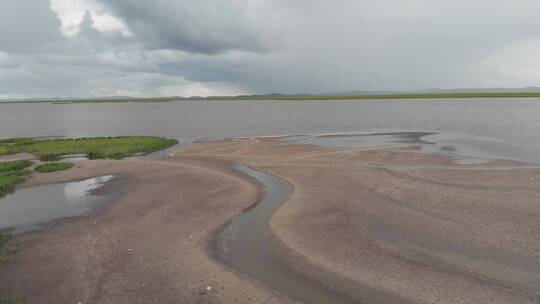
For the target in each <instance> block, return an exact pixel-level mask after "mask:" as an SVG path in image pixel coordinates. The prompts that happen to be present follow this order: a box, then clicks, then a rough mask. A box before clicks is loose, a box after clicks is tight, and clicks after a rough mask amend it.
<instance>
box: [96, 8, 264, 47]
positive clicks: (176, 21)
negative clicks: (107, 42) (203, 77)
mask: <svg viewBox="0 0 540 304" xmlns="http://www.w3.org/2000/svg"><path fill="white" fill-rule="evenodd" d="M101 2H102V3H104V4H106V5H107V6H108V7H109V8H111V9H112V11H113V12H114V13H115V14H116V16H118V17H120V18H121V19H122V20H123V21H124V22H125V24H126V25H127V26H128V27H129V28H130V30H131V31H133V33H135V35H137V36H138V37H139V38H140V39H141V40H142V41H143V42H144V45H145V46H146V47H148V48H151V49H178V50H184V51H188V52H193V53H203V54H219V53H223V52H226V51H230V50H248V51H255V52H261V51H265V50H267V48H268V47H269V46H268V45H266V44H265V41H264V39H263V38H264V34H265V33H262V32H260V31H258V26H257V23H256V20H252V19H251V18H250V17H251V16H250V15H249V13H250V11H249V6H250V1H249V0H234V1H215V0H186V1H169V0H155V1H131V0H101Z"/></svg>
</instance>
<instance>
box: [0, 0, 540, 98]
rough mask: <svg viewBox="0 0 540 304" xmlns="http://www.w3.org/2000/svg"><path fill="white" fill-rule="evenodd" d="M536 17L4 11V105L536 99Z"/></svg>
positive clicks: (199, 4)
mask: <svg viewBox="0 0 540 304" xmlns="http://www.w3.org/2000/svg"><path fill="white" fill-rule="evenodd" d="M539 10H540V2H538V1H537V0H520V1H514V2H510V1H507V0H475V1H473V2H471V1H468V0H452V1H450V0H440V1H435V2H434V1H432V0H410V1H395V0H340V1H330V0H296V1H290V0H228V1H223V0H155V1H146V0H50V2H49V1H48V0H17V1H2V2H0V80H1V81H0V92H1V94H3V95H2V96H7V94H9V95H10V96H20V95H28V96H73V97H75V96H77V97H83V96H99V95H134V96H162V95H182V96H185V95H191V94H193V95H213V94H216V95H230V94H243V93H270V92H281V93H304V92H308V93H318V92H339V91H345V90H385V89H388V90H400V89H401V90H410V89H422V88H429V87H443V88H451V87H486V86H500V87H503V86H540V59H538V58H540V57H538V56H536V54H538V53H539V52H540V42H539V41H540V18H538V17H537V12H538V11H539ZM29 42H31V43H29Z"/></svg>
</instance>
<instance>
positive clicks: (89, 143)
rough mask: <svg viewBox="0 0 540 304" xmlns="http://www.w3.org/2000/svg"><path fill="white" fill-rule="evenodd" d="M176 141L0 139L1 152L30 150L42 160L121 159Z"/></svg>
mask: <svg viewBox="0 0 540 304" xmlns="http://www.w3.org/2000/svg"><path fill="white" fill-rule="evenodd" d="M175 144H177V141H176V140H174V139H167V138H163V137H154V136H120V137H96V138H78V139H48V140H37V139H30V138H12V139H6V140H2V141H0V155H2V154H14V153H20V152H27V153H31V154H34V155H36V156H38V157H39V158H40V159H41V160H43V161H54V160H58V159H60V158H61V157H62V156H64V155H70V154H85V155H86V156H88V158H90V159H98V158H112V159H120V158H123V157H126V156H131V155H135V154H139V153H142V154H146V153H150V152H155V151H159V150H162V149H165V148H168V147H171V146H174V145H175Z"/></svg>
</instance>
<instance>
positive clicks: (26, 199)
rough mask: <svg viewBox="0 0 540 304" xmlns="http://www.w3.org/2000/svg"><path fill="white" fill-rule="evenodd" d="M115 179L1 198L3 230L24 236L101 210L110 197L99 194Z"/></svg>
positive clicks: (25, 191)
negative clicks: (43, 225) (42, 226)
mask: <svg viewBox="0 0 540 304" xmlns="http://www.w3.org/2000/svg"><path fill="white" fill-rule="evenodd" d="M112 178H113V177H112V176H101V177H95V178H90V179H86V180H83V181H79V182H69V183H59V184H51V185H43V186H36V187H31V188H22V189H17V191H16V192H15V193H13V194H9V195H8V196H6V197H4V198H2V199H0V230H9V232H11V233H21V232H25V231H29V230H33V229H36V228H38V227H39V225H40V224H44V223H48V222H50V221H52V220H56V219H61V218H65V217H72V216H80V215H86V214H90V213H93V212H95V211H98V210H99V209H100V208H101V207H102V206H103V205H104V204H105V203H106V202H107V201H108V200H109V196H108V195H103V194H99V193H97V190H99V189H100V188H101V187H103V186H104V185H105V184H106V183H108V182H110V181H111V179H112Z"/></svg>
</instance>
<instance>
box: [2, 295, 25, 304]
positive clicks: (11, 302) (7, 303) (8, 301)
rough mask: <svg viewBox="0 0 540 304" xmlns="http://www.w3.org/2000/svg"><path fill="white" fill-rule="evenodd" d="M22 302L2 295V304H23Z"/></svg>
mask: <svg viewBox="0 0 540 304" xmlns="http://www.w3.org/2000/svg"><path fill="white" fill-rule="evenodd" d="M21 303H22V302H21V301H20V300H19V299H17V298H16V297H13V296H4V295H0V304H21Z"/></svg>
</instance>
